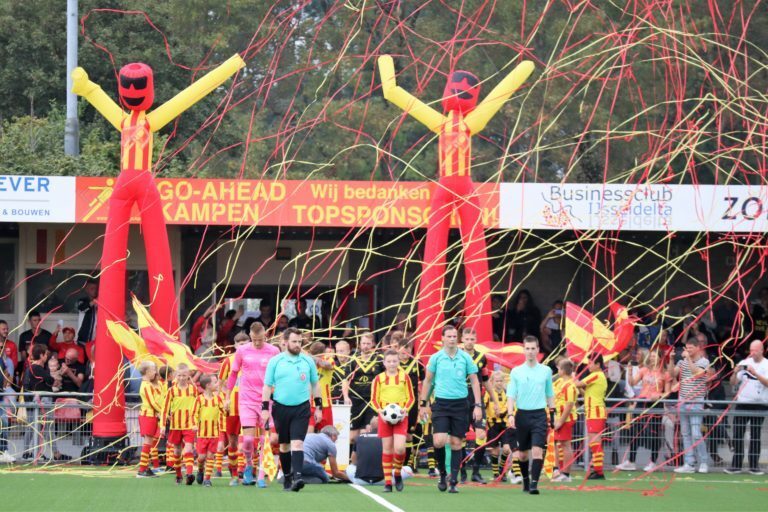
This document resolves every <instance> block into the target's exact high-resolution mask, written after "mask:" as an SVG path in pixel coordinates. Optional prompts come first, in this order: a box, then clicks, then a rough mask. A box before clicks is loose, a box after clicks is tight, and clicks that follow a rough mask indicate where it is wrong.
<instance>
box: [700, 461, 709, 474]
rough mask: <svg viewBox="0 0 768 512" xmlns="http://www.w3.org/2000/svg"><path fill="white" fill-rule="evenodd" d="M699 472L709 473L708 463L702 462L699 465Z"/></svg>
mask: <svg viewBox="0 0 768 512" xmlns="http://www.w3.org/2000/svg"><path fill="white" fill-rule="evenodd" d="M698 472H699V473H709V465H708V464H707V463H706V462H702V463H701V466H699V471H698Z"/></svg>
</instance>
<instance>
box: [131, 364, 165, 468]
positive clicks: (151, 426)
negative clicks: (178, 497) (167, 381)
mask: <svg viewBox="0 0 768 512" xmlns="http://www.w3.org/2000/svg"><path fill="white" fill-rule="evenodd" d="M139 373H140V374H141V388H140V389H139V396H140V397H141V410H140V411H139V432H140V433H141V435H142V436H143V437H144V444H143V445H142V446H141V458H140V459H139V473H138V474H137V475H136V476H137V477H139V478H142V477H153V476H157V475H156V474H155V473H154V472H153V471H152V470H151V469H149V460H150V456H152V465H153V467H154V468H155V469H157V468H158V467H159V466H160V462H159V460H158V457H157V443H158V441H159V440H160V424H159V420H160V415H161V414H162V412H163V397H164V394H165V393H164V391H163V384H162V383H161V382H160V379H159V376H158V374H157V366H156V365H155V363H153V362H151V361H144V362H143V363H141V365H139Z"/></svg>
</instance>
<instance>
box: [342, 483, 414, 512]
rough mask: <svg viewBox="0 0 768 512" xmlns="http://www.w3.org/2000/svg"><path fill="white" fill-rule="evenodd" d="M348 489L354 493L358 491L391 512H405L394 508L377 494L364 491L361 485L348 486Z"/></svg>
mask: <svg viewBox="0 0 768 512" xmlns="http://www.w3.org/2000/svg"><path fill="white" fill-rule="evenodd" d="M350 487H351V488H353V489H354V490H356V491H360V492H361V493H363V494H365V495H366V496H368V497H369V498H371V499H372V500H373V501H375V502H376V503H378V504H379V505H381V506H382V507H384V508H386V509H388V510H391V511H392V512H405V511H404V510H403V509H401V508H399V507H396V506H394V505H393V504H391V503H390V502H388V501H387V500H385V499H384V498H382V497H381V496H379V495H378V494H374V493H372V492H371V491H369V490H368V489H366V488H365V487H363V486H362V485H357V484H350Z"/></svg>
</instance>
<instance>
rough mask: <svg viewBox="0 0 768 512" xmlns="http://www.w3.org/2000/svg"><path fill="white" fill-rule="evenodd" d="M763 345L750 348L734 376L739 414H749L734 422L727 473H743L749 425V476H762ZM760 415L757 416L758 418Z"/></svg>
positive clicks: (767, 367) (767, 390)
mask: <svg viewBox="0 0 768 512" xmlns="http://www.w3.org/2000/svg"><path fill="white" fill-rule="evenodd" d="M764 351H765V348H764V347H763V342H762V341H760V340H755V341H753V342H752V343H750V344H749V357H748V358H747V359H744V360H743V361H741V362H740V363H739V364H738V366H737V367H736V369H735V370H734V372H733V375H732V376H731V384H733V385H734V386H739V388H738V391H737V392H736V402H737V404H736V406H735V409H736V410H737V411H748V412H747V413H746V414H744V415H737V416H736V417H735V418H734V420H733V460H732V461H731V467H730V468H728V469H726V470H725V471H726V473H730V474H736V473H741V464H742V462H743V460H744V434H746V432H747V424H749V439H750V441H749V472H750V473H751V474H753V475H762V474H763V471H761V470H760V465H759V462H760V431H761V430H762V428H763V420H765V416H763V415H761V414H765V412H766V411H768V359H766V358H765V357H763V352H764ZM755 413H757V414H755Z"/></svg>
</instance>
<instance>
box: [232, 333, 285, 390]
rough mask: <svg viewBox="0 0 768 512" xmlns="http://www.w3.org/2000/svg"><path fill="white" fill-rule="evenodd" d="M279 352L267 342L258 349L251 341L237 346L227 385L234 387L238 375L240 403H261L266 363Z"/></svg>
mask: <svg viewBox="0 0 768 512" xmlns="http://www.w3.org/2000/svg"><path fill="white" fill-rule="evenodd" d="M279 353H280V350H279V349H278V348H277V347H275V346H274V345H270V344H269V343H265V344H264V346H262V347H261V348H260V349H259V348H256V347H254V346H253V343H249V344H247V345H242V346H240V347H238V348H237V351H236V352H235V360H234V361H233V362H232V371H231V372H230V373H229V378H228V379H227V387H228V388H229V389H230V390H231V389H232V388H234V387H235V383H237V377H238V375H239V376H240V388H239V390H240V403H247V404H259V405H261V395H262V391H263V390H264V375H265V373H266V371H267V363H268V362H269V360H270V359H272V357H274V356H276V355H277V354H279Z"/></svg>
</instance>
